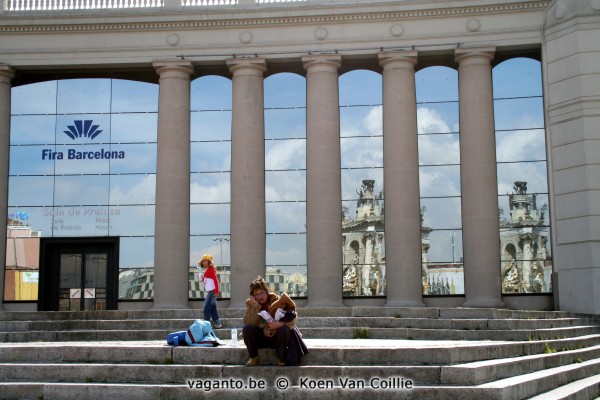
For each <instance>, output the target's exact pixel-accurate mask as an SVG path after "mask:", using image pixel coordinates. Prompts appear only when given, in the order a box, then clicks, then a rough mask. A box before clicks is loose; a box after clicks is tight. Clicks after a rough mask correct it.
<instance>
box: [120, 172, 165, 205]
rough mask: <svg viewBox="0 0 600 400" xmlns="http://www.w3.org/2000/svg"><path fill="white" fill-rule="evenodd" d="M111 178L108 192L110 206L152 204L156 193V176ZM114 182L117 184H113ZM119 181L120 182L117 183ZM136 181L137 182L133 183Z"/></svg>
mask: <svg viewBox="0 0 600 400" xmlns="http://www.w3.org/2000/svg"><path fill="white" fill-rule="evenodd" d="M122 178H124V177H113V180H112V182H111V186H112V187H111V190H110V203H111V204H153V203H154V196H155V193H156V176H155V175H145V176H143V177H142V178H141V179H140V178H139V177H138V176H134V177H133V178H132V179H134V182H133V183H132V182H131V180H132V179H131V178H129V177H127V178H126V179H122ZM115 180H116V181H117V183H115ZM119 180H121V182H119ZM135 180H137V182H136V181H135Z"/></svg>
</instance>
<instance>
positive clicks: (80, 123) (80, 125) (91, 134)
mask: <svg viewBox="0 0 600 400" xmlns="http://www.w3.org/2000/svg"><path fill="white" fill-rule="evenodd" d="M93 122H94V121H93V120H91V119H86V120H81V119H80V120H75V121H73V125H67V128H69V130H68V131H63V132H64V133H65V134H66V135H67V136H68V137H70V138H71V139H73V140H75V139H77V138H80V137H87V138H90V139H94V138H95V137H96V136H98V135H99V134H101V133H102V131H101V130H99V129H98V128H99V127H100V125H92V123H93Z"/></svg>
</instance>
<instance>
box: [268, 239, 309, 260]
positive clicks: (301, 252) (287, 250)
mask: <svg viewBox="0 0 600 400" xmlns="http://www.w3.org/2000/svg"><path fill="white" fill-rule="evenodd" d="M266 261H267V264H269V265H303V264H306V237H305V236H304V235H267V249H266Z"/></svg>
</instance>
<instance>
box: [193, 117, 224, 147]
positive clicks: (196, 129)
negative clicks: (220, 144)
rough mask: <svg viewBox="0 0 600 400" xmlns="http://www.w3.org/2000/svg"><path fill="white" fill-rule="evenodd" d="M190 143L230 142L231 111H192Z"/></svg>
mask: <svg viewBox="0 0 600 400" xmlns="http://www.w3.org/2000/svg"><path fill="white" fill-rule="evenodd" d="M190 129H191V138H192V141H193V142H194V141H212V140H214V141H222V140H231V111H192V114H191V117H190Z"/></svg>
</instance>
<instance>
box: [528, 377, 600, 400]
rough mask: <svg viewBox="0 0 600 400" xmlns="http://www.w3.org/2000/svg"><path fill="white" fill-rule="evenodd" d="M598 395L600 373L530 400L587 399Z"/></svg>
mask: <svg viewBox="0 0 600 400" xmlns="http://www.w3.org/2000/svg"><path fill="white" fill-rule="evenodd" d="M598 396H600V375H594V376H590V377H589V378H584V379H580V380H577V381H574V382H571V383H569V384H566V385H564V386H561V387H558V388H556V389H552V390H549V391H547V392H544V393H542V394H539V395H537V396H534V397H530V398H529V400H586V399H597V398H598Z"/></svg>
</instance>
